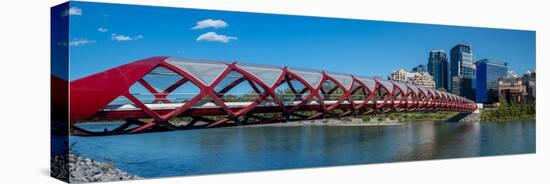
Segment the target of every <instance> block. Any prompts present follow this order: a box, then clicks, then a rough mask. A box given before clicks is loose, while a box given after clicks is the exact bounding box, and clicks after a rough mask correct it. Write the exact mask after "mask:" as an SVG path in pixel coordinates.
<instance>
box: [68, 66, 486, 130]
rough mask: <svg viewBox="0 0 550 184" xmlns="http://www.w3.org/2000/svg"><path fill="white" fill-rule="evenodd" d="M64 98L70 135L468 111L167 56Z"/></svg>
mask: <svg viewBox="0 0 550 184" xmlns="http://www.w3.org/2000/svg"><path fill="white" fill-rule="evenodd" d="M70 94H71V95H70V100H71V102H70V104H71V105H70V112H71V114H70V122H71V129H72V132H74V133H79V134H83V135H111V134H123V133H137V132H144V131H157V130H178V129H193V128H210V127H221V126H234V125H250V124H260V123H272V122H280V121H292V120H304V119H318V118H325V117H342V116H348V115H355V114H373V113H399V112H416V111H422V112H424V111H459V112H471V111H474V110H475V109H476V106H475V103H474V102H473V101H470V100H468V99H465V98H462V97H459V96H456V95H452V94H449V93H445V92H441V91H437V90H433V89H427V88H422V87H418V86H415V85H411V84H404V83H400V82H394V81H386V80H382V79H374V78H370V77H361V76H354V75H348V74H341V73H332V72H325V71H316V70H307V69H299V68H292V67H275V66H266V65H251V64H241V63H236V62H234V63H224V62H215V61H197V60H184V59H175V58H167V57H153V58H148V59H144V60H140V61H136V62H132V63H129V64H126V65H122V66H119V67H116V68H113V69H110V70H107V71H104V72H100V73H97V74H94V75H91V76H88V77H84V78H81V79H78V80H74V81H71V82H70ZM111 120H125V121H126V123H124V124H123V125H121V126H120V127H118V128H115V129H112V130H106V131H104V132H92V131H87V130H85V129H83V128H80V127H78V123H80V122H86V121H111ZM176 120H177V122H185V123H176Z"/></svg>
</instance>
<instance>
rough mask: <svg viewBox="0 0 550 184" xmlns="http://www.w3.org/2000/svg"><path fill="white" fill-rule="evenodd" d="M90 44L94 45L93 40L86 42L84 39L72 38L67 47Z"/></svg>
mask: <svg viewBox="0 0 550 184" xmlns="http://www.w3.org/2000/svg"><path fill="white" fill-rule="evenodd" d="M92 43H95V40H88V39H86V38H73V40H71V41H70V42H69V46H80V45H86V44H92Z"/></svg>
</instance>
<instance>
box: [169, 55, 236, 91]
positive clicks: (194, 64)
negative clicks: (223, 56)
mask: <svg viewBox="0 0 550 184" xmlns="http://www.w3.org/2000/svg"><path fill="white" fill-rule="evenodd" d="M166 62H167V63H168V64H171V65H173V66H175V67H177V68H179V69H181V70H183V71H185V72H187V73H189V74H191V75H193V76H194V77H195V78H197V79H199V80H200V81H201V82H202V83H203V84H205V85H208V86H209V85H211V84H212V82H214V80H216V79H217V78H218V77H220V75H221V74H222V73H223V71H225V69H227V67H228V66H227V64H224V63H220V62H214V61H200V60H184V59H174V58H168V59H167V60H166Z"/></svg>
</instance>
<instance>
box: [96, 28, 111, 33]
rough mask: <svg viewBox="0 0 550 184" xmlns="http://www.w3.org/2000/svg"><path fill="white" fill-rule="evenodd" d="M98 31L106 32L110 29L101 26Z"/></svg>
mask: <svg viewBox="0 0 550 184" xmlns="http://www.w3.org/2000/svg"><path fill="white" fill-rule="evenodd" d="M97 31H99V32H102V33H104V32H107V31H109V29H107V28H102V27H100V28H98V29H97Z"/></svg>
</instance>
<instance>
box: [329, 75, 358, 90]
mask: <svg viewBox="0 0 550 184" xmlns="http://www.w3.org/2000/svg"><path fill="white" fill-rule="evenodd" d="M328 75H329V76H331V77H332V78H334V80H337V81H338V82H340V84H342V85H344V88H346V90H349V89H351V84H353V78H352V77H351V75H344V74H331V73H329V74H328Z"/></svg>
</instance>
